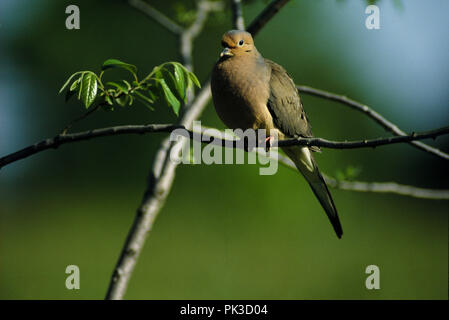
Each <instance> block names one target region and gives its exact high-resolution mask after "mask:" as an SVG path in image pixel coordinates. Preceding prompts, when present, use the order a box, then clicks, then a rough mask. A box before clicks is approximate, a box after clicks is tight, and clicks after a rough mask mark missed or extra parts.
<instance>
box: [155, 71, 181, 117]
mask: <svg viewBox="0 0 449 320" xmlns="http://www.w3.org/2000/svg"><path fill="white" fill-rule="evenodd" d="M158 82H159V84H160V85H161V88H162V90H163V92H164V97H165V101H167V103H168V105H169V106H171V107H172V109H173V111H174V113H175V114H176V115H179V109H180V108H181V103H180V102H179V100H178V99H176V97H175V95H174V94H173V92H172V91H171V90H170V88H169V86H168V85H167V83H166V82H165V80H164V79H159V80H158Z"/></svg>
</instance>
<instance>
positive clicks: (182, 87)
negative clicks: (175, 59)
mask: <svg viewBox="0 0 449 320" xmlns="http://www.w3.org/2000/svg"><path fill="white" fill-rule="evenodd" d="M173 67H174V69H175V87H176V90H177V91H178V94H179V97H180V98H181V99H182V100H184V102H186V99H187V95H186V81H185V78H184V70H183V68H182V67H181V66H180V65H179V64H177V63H175V64H174V65H173Z"/></svg>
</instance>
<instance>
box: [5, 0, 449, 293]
mask: <svg viewBox="0 0 449 320" xmlns="http://www.w3.org/2000/svg"><path fill="white" fill-rule="evenodd" d="M150 3H152V4H153V5H154V6H155V7H157V8H158V9H159V10H161V11H162V12H164V13H166V14H167V15H168V16H170V17H171V18H173V19H177V15H178V14H177V13H178V12H179V10H180V7H181V9H182V7H183V6H184V7H185V8H186V9H187V10H188V9H189V8H194V3H193V1H163V2H162V1H150ZM266 3H267V2H266V1H257V0H256V1H251V2H249V3H248V2H245V5H244V8H243V9H244V14H245V20H246V22H247V23H249V22H250V21H251V20H252V19H253V18H254V17H255V16H257V14H258V13H259V12H260V11H261V10H262V9H263V7H264V6H265V5H266ZM69 4H76V5H78V6H79V7H80V11H81V29H80V30H67V29H66V28H65V19H66V17H67V15H66V14H65V8H66V6H68V5H69ZM366 5H367V2H365V1H357V0H346V1H342V0H340V1H338V0H327V1H306V0H295V1H292V2H291V3H289V4H287V6H286V7H285V8H283V9H282V10H281V11H280V13H279V14H278V15H277V16H276V17H275V18H274V19H273V20H272V21H270V22H269V24H268V25H267V26H266V27H265V28H264V29H263V30H262V31H261V32H260V34H259V35H258V36H257V37H256V39H255V40H256V45H257V47H258V49H259V51H261V53H262V54H263V55H264V56H265V57H266V58H270V59H272V60H275V61H276V62H278V63H280V64H282V65H283V66H284V67H285V68H286V69H287V70H288V71H289V73H290V74H291V75H292V76H293V77H294V79H295V81H296V82H297V83H298V84H306V85H310V86H314V87H317V88H321V89H325V90H329V91H333V92H337V93H341V94H345V95H347V96H349V97H352V98H354V99H356V100H359V101H362V102H364V103H366V104H368V105H370V106H372V107H373V108H375V110H377V111H378V112H380V113H381V114H383V115H384V116H386V117H387V118H388V119H390V120H391V121H393V122H395V123H396V124H398V125H399V126H400V127H401V128H402V129H404V130H405V131H412V130H415V131H419V130H427V129H432V128H437V127H441V126H444V125H447V123H448V119H449V108H448V101H449V91H448V87H447V85H448V80H449V60H448V59H447V53H448V52H449V37H448V30H449V20H448V19H447V12H448V11H449V2H448V1H445V0H439V1H432V2H431V3H428V2H426V1H419V0H414V1H412V0H408V1H387V0H381V1H378V2H377V5H378V6H379V8H380V14H381V16H380V19H381V20H380V23H381V29H380V30H368V29H366V28H365V19H366V17H367V15H366V14H365V13H364V11H365V7H366ZM230 21H231V16H230V13H229V11H227V10H226V11H225V12H224V13H219V14H214V15H213V16H212V17H211V19H209V20H208V22H207V25H206V28H205V30H204V32H203V33H202V34H201V36H200V37H198V38H197V39H196V41H195V47H194V64H195V72H196V74H197V75H198V77H199V78H200V80H202V81H204V80H205V79H206V78H207V77H208V75H209V73H210V71H211V68H212V66H213V64H214V62H215V61H216V59H217V57H218V54H219V51H220V37H221V35H222V34H223V33H224V32H225V31H226V30H228V29H231V28H232V26H231V23H230ZM108 58H117V59H120V60H123V61H126V62H129V63H133V64H135V65H137V66H138V67H139V69H140V71H141V72H142V74H144V73H145V72H148V71H150V70H151V69H152V67H153V66H155V65H158V64H160V63H162V62H165V61H170V60H179V56H178V54H177V41H176V38H175V37H174V36H173V35H172V34H170V33H169V32H167V31H166V30H164V29H163V28H162V27H161V26H159V25H158V24H156V23H155V22H153V21H151V20H149V19H147V18H146V17H145V16H144V15H143V14H141V13H140V12H138V11H136V10H135V9H133V8H131V7H130V6H129V5H128V4H127V3H126V2H125V1H106V0H105V1H87V0H84V1H81V0H79V1H75V2H74V1H25V0H1V1H0V155H6V154H8V153H11V152H13V151H16V150H17V149H19V148H22V147H24V146H27V145H29V144H31V143H34V142H37V141H39V140H42V139H43V138H47V137H51V136H54V135H55V134H56V133H58V132H59V131H60V130H61V129H62V128H63V127H64V126H65V125H66V124H67V123H68V122H69V121H70V120H71V119H73V118H75V117H77V116H79V115H80V114H82V112H83V107H82V105H81V103H79V102H78V101H76V100H73V101H71V102H69V103H67V104H66V103H65V102H64V97H63V95H58V94H57V93H58V90H59V88H60V87H61V85H62V83H63V82H64V81H65V79H66V78H67V77H68V75H70V74H71V73H73V72H75V71H78V70H85V69H90V70H95V71H97V70H98V69H99V68H100V66H101V64H102V62H103V61H104V60H106V59H108ZM116 75H117V77H120V73H117V74H116ZM303 100H304V104H305V108H306V111H307V112H308V115H309V118H310V120H311V123H312V125H313V129H314V133H315V135H316V136H319V137H324V138H328V139H358V138H375V137H379V136H387V135H388V133H386V132H384V131H383V130H382V129H381V128H380V127H378V126H377V125H375V124H374V123H373V122H372V121H370V120H369V119H368V118H366V117H364V116H362V115H361V114H358V113H356V112H353V111H351V110H349V109H348V108H347V107H344V106H342V105H339V104H336V103H333V102H330V101H326V100H321V99H318V98H313V97H310V96H306V95H304V96H303ZM174 121H176V119H175V116H174V115H173V113H172V112H171V111H170V110H169V109H168V108H167V107H166V106H164V105H160V106H158V107H157V109H156V112H150V111H148V110H147V109H146V108H145V107H143V106H142V105H138V104H135V105H133V107H132V108H130V109H119V110H116V111H115V112H109V113H108V112H103V111H101V112H98V113H96V114H94V115H92V117H90V118H88V119H86V120H85V121H83V122H82V123H80V124H78V125H76V127H75V128H74V130H75V131H79V130H86V129H89V128H96V127H105V126H111V125H118V124H143V123H169V122H174ZM202 121H203V124H204V125H208V126H215V127H218V128H224V126H223V125H222V124H221V123H220V121H219V119H218V117H217V116H216V114H215V111H214V108H213V106H212V105H211V104H210V105H209V106H208V107H207V109H206V110H205V112H204V114H203V117H202ZM162 138H163V135H162V134H158V135H144V136H117V137H108V138H101V139H97V140H92V141H88V142H81V143H76V144H70V145H65V146H62V147H60V148H59V149H58V150H49V151H45V152H43V153H40V154H37V155H34V156H32V157H30V158H27V159H25V160H21V161H18V162H16V163H14V164H11V165H8V166H6V167H5V168H3V169H2V170H1V171H0V298H2V299H102V298H103V297H104V295H105V293H106V289H107V286H108V282H109V278H110V276H111V273H112V270H113V267H114V265H115V263H116V261H117V259H118V256H119V253H120V250H121V248H122V245H123V242H124V240H125V237H126V235H127V233H128V230H129V228H130V226H131V223H132V221H133V219H134V215H135V210H136V208H137V207H138V205H139V203H140V200H141V198H142V195H143V191H144V189H145V184H146V177H147V174H148V172H149V168H150V165H151V162H152V158H153V156H154V154H155V151H156V150H157V147H158V144H159V142H160V141H161V139H162ZM428 142H429V144H432V145H435V146H437V147H439V148H441V149H443V150H446V151H448V150H449V139H448V137H441V138H438V139H437V140H436V141H428ZM316 158H317V161H318V163H319V165H320V167H321V169H322V171H323V172H326V173H328V174H331V175H334V174H335V173H336V172H337V171H338V170H344V168H346V167H347V166H356V167H360V168H361V169H362V171H361V173H360V175H359V176H358V177H357V179H359V180H366V181H397V182H400V183H404V184H412V185H416V186H421V187H432V188H449V181H448V176H447V162H445V161H444V160H441V159H438V158H436V157H434V156H432V155H430V154H426V153H424V152H421V151H419V150H417V149H415V148H413V147H411V146H409V145H392V146H385V147H382V148H377V149H375V150H371V149H359V150H331V149H326V150H324V152H323V153H322V154H320V155H317V156H316ZM331 191H332V193H333V196H334V200H335V202H336V205H337V207H338V209H339V213H340V218H341V221H342V224H343V229H344V231H345V234H344V236H343V238H342V240H338V239H337V237H336V236H335V234H334V232H333V230H332V227H331V225H330V223H329V222H328V221H327V217H326V216H325V214H324V212H323V211H322V209H321V207H320V205H319V203H318V201H317V200H316V199H315V198H314V196H313V193H312V192H311V190H310V189H309V187H308V185H307V184H306V182H305V180H304V179H303V178H302V177H301V176H300V175H299V174H297V173H295V172H293V171H292V170H289V169H286V168H283V167H280V169H279V171H278V173H277V174H276V175H273V176H260V175H259V174H258V166H257V165H215V166H205V165H182V166H180V167H179V168H178V170H177V176H176V181H175V184H174V187H173V190H172V192H171V193H170V195H169V197H168V199H167V202H166V205H165V207H164V208H163V209H162V211H161V213H160V215H159V217H158V219H157V221H156V223H155V225H154V228H153V231H152V233H151V234H150V236H149V238H148V240H147V243H146V245H145V248H144V250H143V252H142V255H141V258H140V260H139V262H138V264H137V267H136V270H135V273H134V275H133V277H132V280H131V282H130V286H129V290H128V293H127V295H126V298H129V299H418V298H419V299H447V298H448V211H449V203H448V201H431V200H419V199H413V198H407V197H401V196H396V195H385V194H369V193H355V192H348V191H341V190H331ZM70 264H75V265H78V266H79V267H80V271H81V289H80V290H72V291H70V290H67V289H66V288H65V279H66V277H67V275H66V274H65V268H66V266H67V265H70ZM371 264H375V265H377V266H379V268H380V286H381V289H380V290H367V289H366V288H365V279H366V277H367V275H366V274H365V268H366V266H368V265H371Z"/></svg>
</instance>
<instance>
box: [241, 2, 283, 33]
mask: <svg viewBox="0 0 449 320" xmlns="http://www.w3.org/2000/svg"><path fill="white" fill-rule="evenodd" d="M289 1H290V0H274V1H272V2H271V3H270V4H269V5H268V6H267V7H266V8H265V9H264V10H263V11H262V12H261V13H260V14H259V15H258V16H257V18H256V19H254V21H253V22H252V23H251V24H250V25H249V26H248V28H247V29H246V31H248V32H249V33H251V34H252V35H253V37H254V36H255V35H256V34H257V33H258V32H259V31H260V30H261V29H262V28H263V27H264V26H265V25H266V24H267V22H268V21H270V20H271V18H273V17H274V16H275V15H276V13H278V12H279V10H281V8H282V7H283V6H285V5H286V4H287V2H289Z"/></svg>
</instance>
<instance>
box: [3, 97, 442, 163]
mask: <svg viewBox="0 0 449 320" xmlns="http://www.w3.org/2000/svg"><path fill="white" fill-rule="evenodd" d="M207 102H208V94H207V92H206V91H205V90H204V89H203V90H202V91H201V92H200V95H199V96H198V98H197V100H196V104H199V105H202V106H203V105H205V104H207ZM196 107H197V106H196V105H192V107H191V108H190V110H189V111H190V112H191V113H186V115H189V118H192V117H193V116H195V115H194V114H193V113H194V112H195V111H196V109H195V108H196ZM195 113H196V112H195ZM192 121H193V120H192ZM192 121H190V123H191V122H192ZM184 123H189V122H187V121H184ZM190 127H191V126H190ZM176 129H185V130H186V138H192V139H193V138H194V137H195V136H194V135H193V131H192V130H189V129H187V126H186V125H184V124H183V122H181V123H180V124H147V125H124V126H115V127H108V128H102V129H94V130H89V131H83V132H77V133H71V134H60V135H57V136H55V137H54V138H48V139H45V140H42V141H40V142H38V143H35V144H33V145H31V146H28V147H26V148H23V149H21V150H19V151H16V152H14V153H11V154H9V155H6V156H4V157H2V158H0V169H1V168H2V167H4V166H6V165H8V164H10V163H13V162H15V161H18V160H21V159H24V158H27V157H29V156H32V155H33V154H36V153H39V152H42V151H44V150H47V149H56V148H58V147H59V146H60V145H63V144H66V143H72V142H77V141H83V140H90V139H93V138H99V137H105V136H114V135H122V134H145V133H157V132H166V133H167V132H168V133H170V132H172V131H174V130H176ZM209 129H210V128H209ZM445 134H449V126H448V127H443V128H440V129H435V130H430V131H426V132H421V133H411V134H409V135H404V136H395V137H389V138H378V139H370V140H355V141H332V140H327V139H322V138H292V139H285V140H279V141H278V142H277V146H278V147H288V146H293V145H301V146H308V147H311V146H317V147H322V148H331V149H356V148H374V147H378V146H384V145H389V144H396V143H404V142H410V141H415V140H421V139H428V138H436V137H438V136H440V135H445ZM201 138H202V139H201V140H200V142H203V143H211V144H213V145H217V146H221V147H233V148H239V147H241V148H243V145H242V143H239V140H235V139H234V140H229V139H223V138H222V137H218V136H211V135H209V134H207V133H204V131H203V132H202V137H201ZM229 141H232V142H233V143H232V144H230V143H229Z"/></svg>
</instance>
